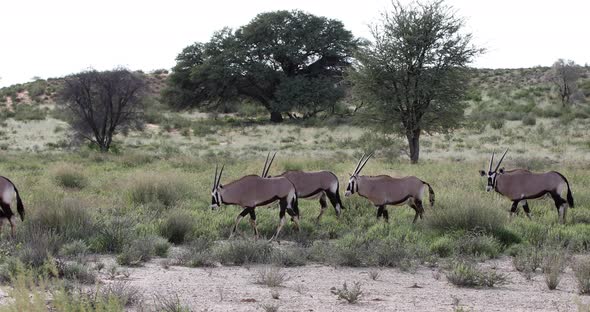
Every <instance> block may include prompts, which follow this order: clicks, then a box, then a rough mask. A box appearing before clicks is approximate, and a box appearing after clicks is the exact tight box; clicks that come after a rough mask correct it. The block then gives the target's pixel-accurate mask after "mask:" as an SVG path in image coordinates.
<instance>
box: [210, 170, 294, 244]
mask: <svg viewBox="0 0 590 312" xmlns="http://www.w3.org/2000/svg"><path fill="white" fill-rule="evenodd" d="M223 168H224V166H222V167H221V170H220V171H219V175H217V169H218V168H217V167H215V177H214V179H213V188H212V190H211V208H212V209H217V208H219V207H221V204H222V203H223V204H226V205H238V206H240V207H242V209H243V210H242V212H241V213H240V214H239V215H238V216H237V217H236V223H235V224H234V226H233V228H232V230H231V234H230V238H232V237H233V235H234V233H235V232H236V229H237V227H238V224H239V223H240V221H241V220H242V218H244V217H245V216H246V215H248V214H249V215H250V225H252V228H253V229H254V235H255V237H256V238H258V237H259V234H258V229H257V227H256V212H255V211H254V209H255V208H256V207H258V206H264V205H268V204H270V203H272V202H274V201H276V200H278V201H279V207H280V209H279V218H280V222H279V226H278V227H277V232H276V233H275V235H273V237H272V238H271V239H270V240H271V241H272V240H273V239H275V238H278V236H279V233H280V232H281V229H282V228H283V226H284V225H285V212H287V213H288V214H289V215H290V216H291V218H292V220H293V222H295V226H296V228H297V230H299V207H298V205H297V192H296V191H295V187H294V186H293V183H291V181H289V179H287V178H282V177H278V178H262V177H259V176H257V175H247V176H244V177H242V178H240V179H238V180H235V181H233V182H230V183H228V184H225V185H222V184H221V175H222V174H223Z"/></svg>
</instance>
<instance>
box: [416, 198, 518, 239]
mask: <svg viewBox="0 0 590 312" xmlns="http://www.w3.org/2000/svg"><path fill="white" fill-rule="evenodd" d="M425 223H426V226H427V227H428V228H430V229H432V230H435V231H438V232H443V233H444V232H453V231H465V232H474V231H479V232H483V233H487V234H492V235H494V234H495V233H499V232H502V231H504V227H505V225H506V223H507V214H506V212H505V211H502V210H500V209H498V208H497V207H495V206H493V205H490V203H489V201H486V200H485V199H482V198H481V197H474V196H466V197H463V198H456V199H455V198H453V199H451V200H450V201H447V202H446V203H441V205H440V206H439V207H438V208H437V209H434V210H433V211H432V214H431V215H430V216H429V217H428V218H427V219H426V220H425Z"/></svg>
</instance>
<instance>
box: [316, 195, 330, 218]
mask: <svg viewBox="0 0 590 312" xmlns="http://www.w3.org/2000/svg"><path fill="white" fill-rule="evenodd" d="M326 208H328V202H327V201H326V193H325V192H322V195H321V196H320V214H319V215H318V217H317V218H316V222H320V219H321V218H322V215H323V214H324V212H326Z"/></svg>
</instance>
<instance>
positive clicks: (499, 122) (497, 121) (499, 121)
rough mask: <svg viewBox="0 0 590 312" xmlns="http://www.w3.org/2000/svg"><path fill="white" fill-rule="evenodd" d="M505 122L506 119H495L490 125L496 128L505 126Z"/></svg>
mask: <svg viewBox="0 0 590 312" xmlns="http://www.w3.org/2000/svg"><path fill="white" fill-rule="evenodd" d="M504 124H506V121H505V120H504V119H493V120H492V121H490V127H492V129H496V130H500V129H502V128H504Z"/></svg>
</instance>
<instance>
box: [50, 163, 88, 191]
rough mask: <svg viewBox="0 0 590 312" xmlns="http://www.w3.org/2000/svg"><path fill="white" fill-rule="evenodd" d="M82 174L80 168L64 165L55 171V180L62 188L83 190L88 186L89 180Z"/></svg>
mask: <svg viewBox="0 0 590 312" xmlns="http://www.w3.org/2000/svg"><path fill="white" fill-rule="evenodd" d="M82 172H83V169H82V168H80V167H78V166H73V165H71V164H62V165H58V166H57V167H56V168H54V169H53V179H54V181H55V183H56V184H57V185H59V186H61V187H65V188H70V189H83V188H84V187H86V186H87V185H88V179H87V178H86V176H85V175H84V174H83V173H82Z"/></svg>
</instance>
